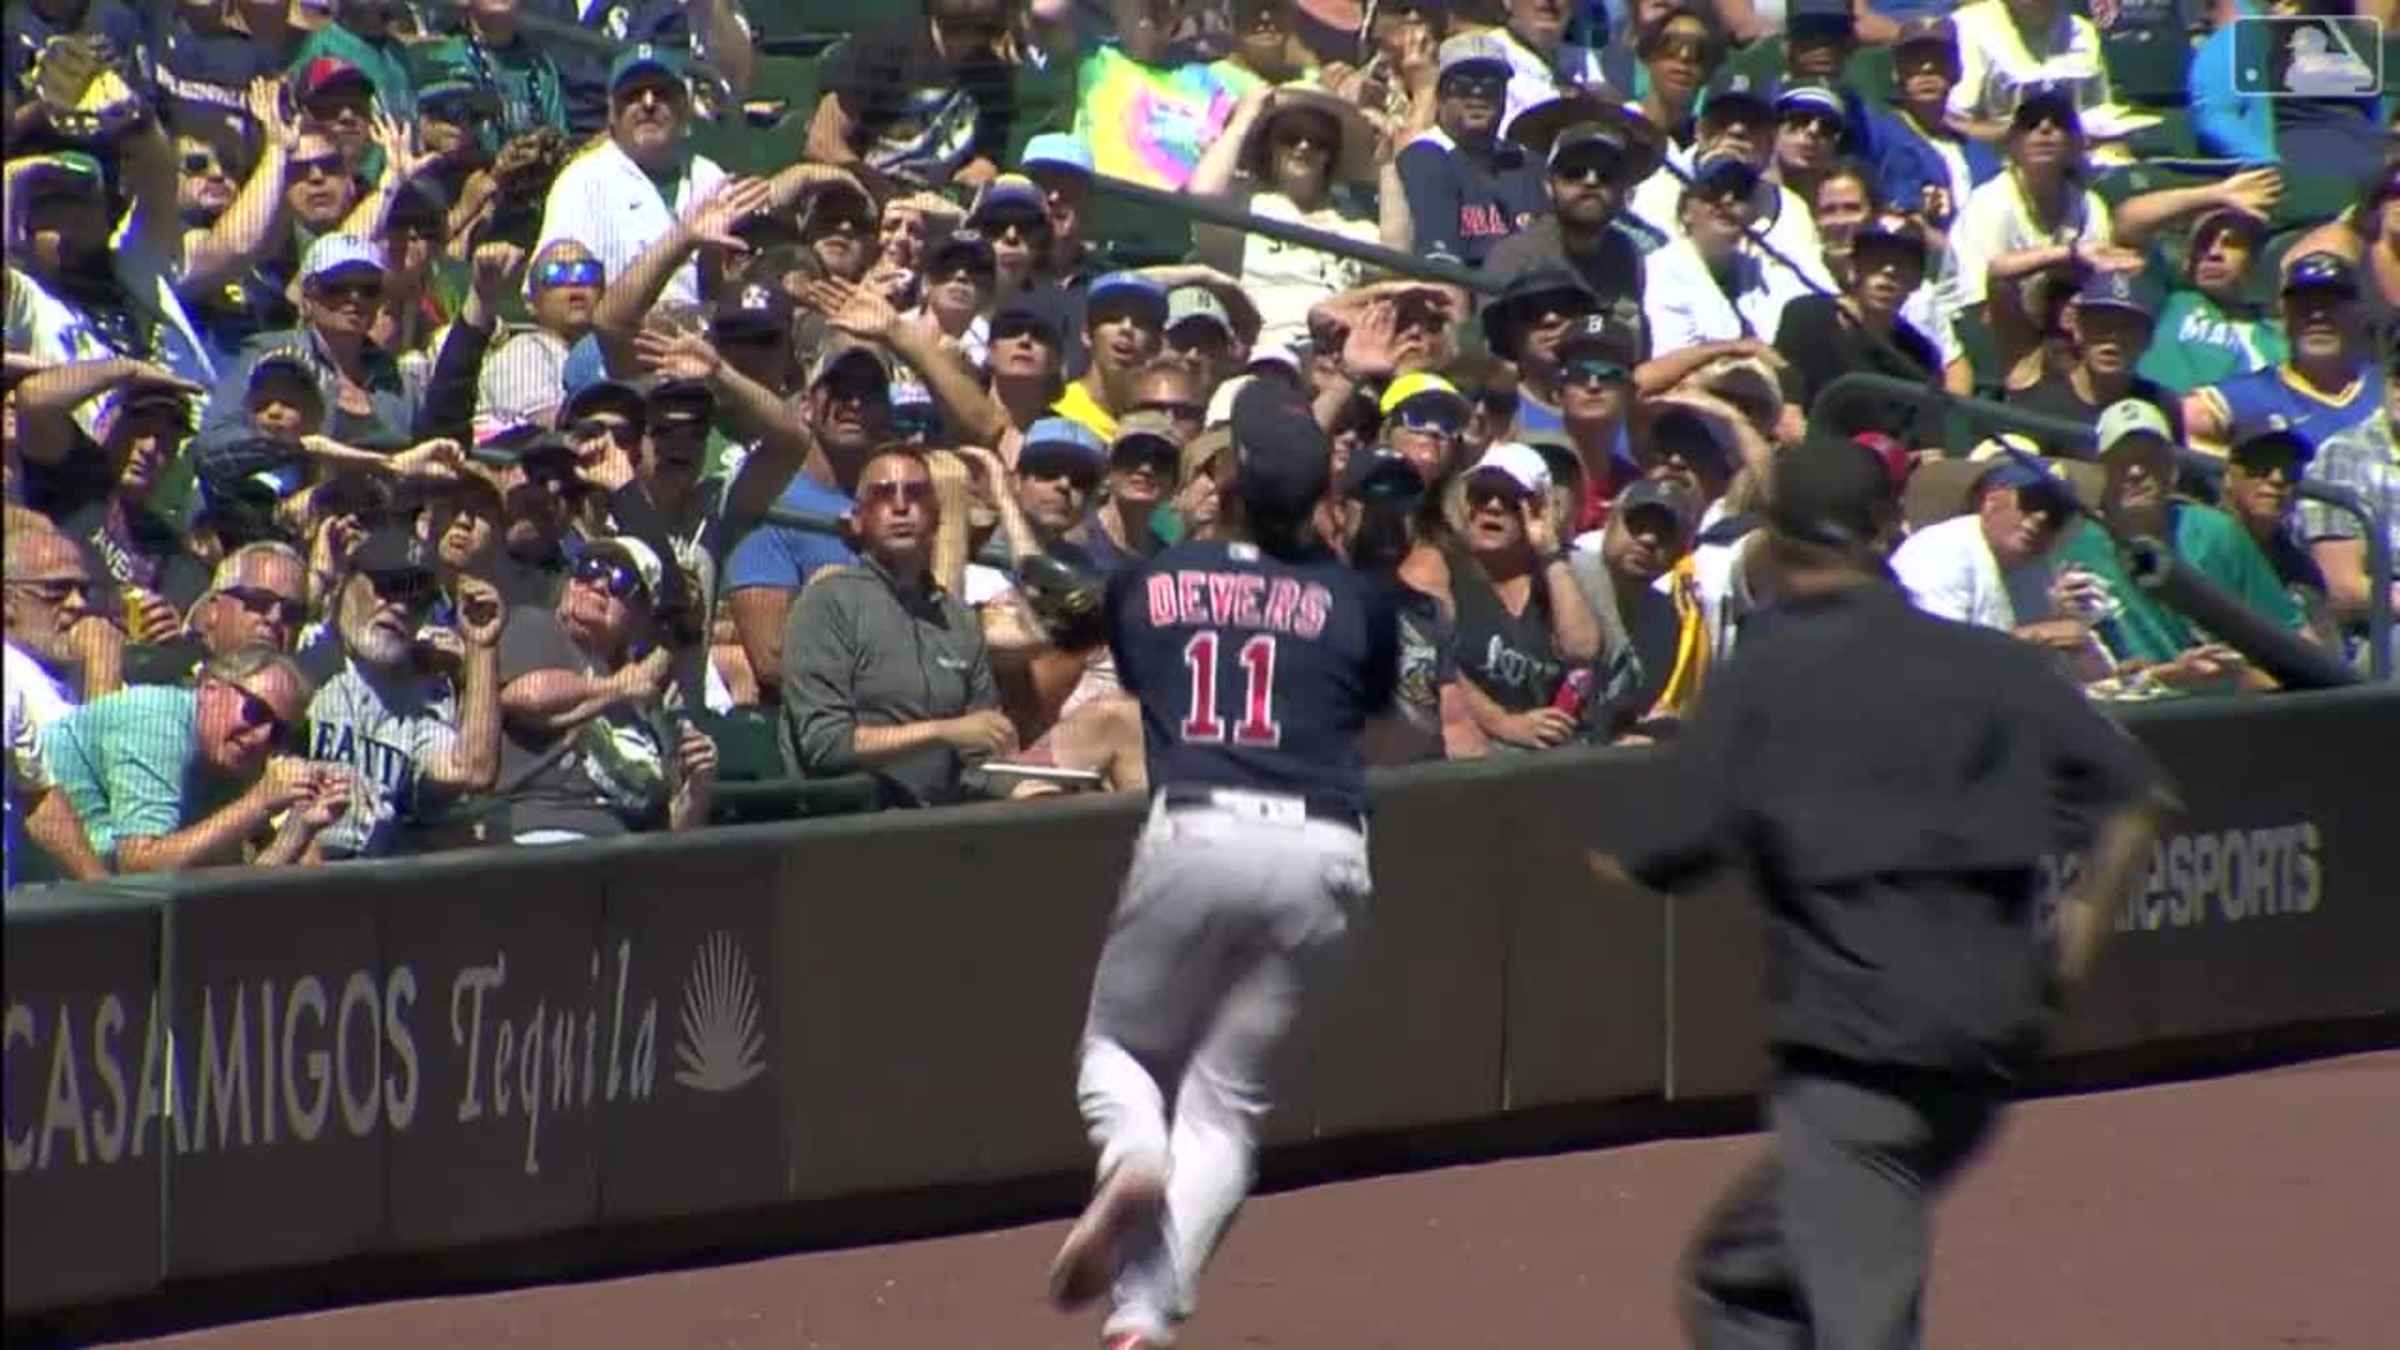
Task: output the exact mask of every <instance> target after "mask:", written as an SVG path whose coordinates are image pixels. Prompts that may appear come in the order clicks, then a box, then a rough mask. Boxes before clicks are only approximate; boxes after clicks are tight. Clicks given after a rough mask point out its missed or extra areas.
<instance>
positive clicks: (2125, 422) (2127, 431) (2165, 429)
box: [2095, 398, 2175, 455]
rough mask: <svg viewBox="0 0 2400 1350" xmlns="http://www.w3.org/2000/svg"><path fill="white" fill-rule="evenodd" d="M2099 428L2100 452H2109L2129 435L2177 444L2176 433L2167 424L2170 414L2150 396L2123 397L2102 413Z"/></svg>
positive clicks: (2097, 429) (2097, 428)
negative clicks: (2162, 410)
mask: <svg viewBox="0 0 2400 1350" xmlns="http://www.w3.org/2000/svg"><path fill="white" fill-rule="evenodd" d="M2095 430H2096V431H2097V432H2098V434H2099V438H2100V453H2101V454H2103V455H2105V454H2107V453H2108V452H2110V451H2111V450H2114V449H2116V448H2117V445H2118V443H2119V442H2121V441H2123V440H2124V439H2125V438H2126V437H2128V436H2137V435H2149V436H2156V437H2157V438H2158V439H2160V440H2162V441H2164V442H2166V443H2167V444H2169V445H2172V444H2174V443H2175V432H2174V430H2173V429H2172V428H2170V427H2169V426H2168V425H2167V416H2166V414H2165V413H2162V412H2160V411H2159V410H2158V409H2157V407H2156V406H2154V405H2153V404H2152V403H2151V402H2150V401H2149V400H2148V399H2141V398H2121V399H2118V400H2117V401H2116V402H2114V403H2111V404H2109V405H2108V407H2107V409H2106V410H2104V411H2103V412H2102V413H2101V414H2100V421H2099V423H2098V424H2097V425H2096V427H2095Z"/></svg>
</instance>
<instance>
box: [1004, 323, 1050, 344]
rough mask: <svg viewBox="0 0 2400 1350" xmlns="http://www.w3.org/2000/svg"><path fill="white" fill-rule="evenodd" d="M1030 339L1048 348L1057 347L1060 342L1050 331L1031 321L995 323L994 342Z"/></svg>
mask: <svg viewBox="0 0 2400 1350" xmlns="http://www.w3.org/2000/svg"><path fill="white" fill-rule="evenodd" d="M1021 337H1029V338H1032V339H1033V340H1034V341H1036V342H1039V343H1041V344H1042V345H1043V346H1046V347H1055V346H1057V345H1058V340H1057V339H1056V338H1053V337H1052V336H1051V335H1050V330H1049V329H1048V328H1045V327H1043V326H1042V325H1041V324H1038V323H1036V322H1034V321H1033V320H1031V319H1004V320H1000V321H997V322H995V323H993V325H992V341H994V342H1006V341H1008V340H1009V339H1011V338H1021Z"/></svg>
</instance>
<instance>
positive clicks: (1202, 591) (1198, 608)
mask: <svg viewBox="0 0 2400 1350" xmlns="http://www.w3.org/2000/svg"><path fill="white" fill-rule="evenodd" d="M1207 588H1208V573H1206V572H1177V573H1176V574H1175V608H1176V612H1177V613H1178V615H1179V616H1180V617H1181V618H1182V621H1183V622H1185V623H1207V622H1208V621H1209V618H1208V607H1207V606H1206V605H1204V604H1203V603H1201V602H1202V600H1203V599H1204V598H1205V596H1206V593H1207Z"/></svg>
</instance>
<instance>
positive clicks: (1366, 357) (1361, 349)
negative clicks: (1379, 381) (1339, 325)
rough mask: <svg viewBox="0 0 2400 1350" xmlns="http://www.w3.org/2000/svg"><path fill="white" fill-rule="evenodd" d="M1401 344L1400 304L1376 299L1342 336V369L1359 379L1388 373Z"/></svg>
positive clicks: (1398, 361)
mask: <svg viewBox="0 0 2400 1350" xmlns="http://www.w3.org/2000/svg"><path fill="white" fill-rule="evenodd" d="M1402 347H1403V344H1402V343H1401V341H1400V307H1399V306H1398V305H1396V304H1394V303H1392V302H1391V301H1389V300H1377V301H1375V302H1373V303H1372V304H1370V305H1368V306H1367V309H1366V312H1365V313H1364V314H1362V315H1360V316H1359V320H1358V322H1357V323H1354V324H1352V325H1351V326H1350V331H1349V332H1348V333H1347V334H1345V335H1344V337H1343V339H1342V368H1343V369H1344V370H1347V371H1348V372H1349V373H1350V374H1351V375H1353V376H1357V377H1359V378H1362V379H1372V378H1375V377H1378V376H1382V375H1388V374H1390V373H1391V372H1392V370H1393V368H1394V367H1396V366H1398V365H1399V363H1400V357H1401V354H1402Z"/></svg>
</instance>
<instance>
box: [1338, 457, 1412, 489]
mask: <svg viewBox="0 0 2400 1350" xmlns="http://www.w3.org/2000/svg"><path fill="white" fill-rule="evenodd" d="M1337 487H1338V490H1339V491H1340V492H1341V495H1342V496H1344V497H1395V496H1410V497H1413V496H1416V495H1417V494H1419V493H1421V492H1423V491H1424V490H1425V480H1424V479H1422V478H1419V477H1418V476H1417V470H1416V466H1414V465H1412V464H1410V463H1409V462H1408V458H1407V456H1405V455H1402V454H1401V453H1400V452H1399V451H1397V450H1394V449H1392V448H1391V447H1390V446H1386V445H1379V446H1376V447H1375V448H1373V449H1371V450H1368V449H1361V450H1354V451H1352V452H1351V454H1350V458H1349V459H1348V460H1346V461H1344V462H1343V464H1342V478H1341V482H1340V483H1339V484H1338V485H1337Z"/></svg>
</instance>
